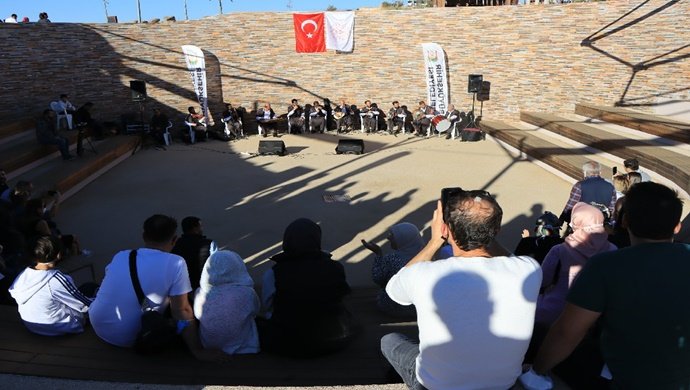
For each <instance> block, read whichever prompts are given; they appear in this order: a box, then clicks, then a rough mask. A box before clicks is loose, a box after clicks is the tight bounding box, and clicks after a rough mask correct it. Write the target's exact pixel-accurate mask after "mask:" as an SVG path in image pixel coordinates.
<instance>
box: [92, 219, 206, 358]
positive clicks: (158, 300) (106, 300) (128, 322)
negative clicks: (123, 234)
mask: <svg viewBox="0 0 690 390" xmlns="http://www.w3.org/2000/svg"><path fill="white" fill-rule="evenodd" d="M176 230H177V221H175V219H173V218H171V217H167V216H164V215H153V216H151V217H149V218H148V219H146V221H145V222H144V232H143V235H142V237H143V239H144V243H145V247H143V248H139V249H136V250H133V251H130V250H124V251H121V252H119V253H117V254H116V255H115V256H114V257H113V260H112V261H111V262H110V264H108V266H107V267H106V269H105V278H104V279H103V282H102V284H101V288H100V289H99V290H98V294H97V295H96V299H95V300H94V301H93V304H91V308H90V310H89V318H90V320H91V325H92V326H93V329H94V331H95V332H96V334H97V335H98V337H100V338H101V339H103V340H104V341H106V342H107V343H110V344H113V345H117V346H120V347H132V346H134V342H135V340H136V338H137V334H138V333H139V330H140V329H141V314H142V306H141V304H140V303H139V302H138V299H137V295H136V293H135V291H134V285H133V284H132V277H131V274H130V266H129V265H130V257H132V258H134V265H135V266H136V270H137V274H138V277H139V280H140V284H141V288H142V290H143V292H144V295H145V296H146V303H145V306H146V307H147V308H148V309H152V310H156V311H158V312H161V313H163V312H165V311H166V309H167V308H168V306H169V307H170V314H171V315H172V318H173V319H175V320H177V328H178V334H181V335H182V338H183V339H184V341H185V343H186V344H187V346H188V347H189V349H190V350H191V352H192V353H194V354H195V355H196V354H197V353H198V352H199V351H200V350H201V345H200V343H199V337H198V332H197V323H196V320H195V319H194V313H193V311H192V307H191V305H190V304H189V298H188V296H187V294H188V293H189V292H190V291H192V286H191V285H190V283H189V275H188V274H187V265H186V264H185V262H184V259H183V258H182V257H180V256H177V255H174V254H171V253H169V252H170V251H171V250H172V248H173V246H174V245H175V241H176V240H177V235H176V234H175V232H176Z"/></svg>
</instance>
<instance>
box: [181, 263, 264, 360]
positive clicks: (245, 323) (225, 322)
mask: <svg viewBox="0 0 690 390" xmlns="http://www.w3.org/2000/svg"><path fill="white" fill-rule="evenodd" d="M259 308H260V302H259V297H258V296H257V295H256V292H255V291H254V281H253V280H252V278H251V276H249V274H248V273H247V267H246V266H245V265H244V261H243V260H242V258H241V257H240V256H239V255H238V254H237V253H235V252H231V251H218V252H215V253H214V254H212V255H211V256H210V257H209V258H208V260H207V261H206V264H204V269H203V271H202V272H201V281H200V287H199V288H198V289H197V291H196V296H195V298H194V315H195V316H196V318H197V319H198V320H199V338H200V339H201V344H202V345H203V346H204V348H206V349H220V350H222V351H223V352H225V353H227V354H230V355H232V354H245V353H257V352H259V333H258V332H257V330H256V323H255V322H254V318H255V317H256V315H257V314H258V313H259Z"/></svg>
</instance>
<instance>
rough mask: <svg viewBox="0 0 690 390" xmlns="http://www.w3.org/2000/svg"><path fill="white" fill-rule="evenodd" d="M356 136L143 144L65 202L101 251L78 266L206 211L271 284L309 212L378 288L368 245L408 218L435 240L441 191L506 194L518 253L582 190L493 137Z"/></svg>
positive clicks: (362, 277)
mask: <svg viewBox="0 0 690 390" xmlns="http://www.w3.org/2000/svg"><path fill="white" fill-rule="evenodd" d="M350 137H352V138H362V139H364V142H365V154H363V155H337V154H335V146H336V144H337V142H338V139H339V138H342V137H340V136H335V135H331V134H316V135H308V136H305V135H285V136H283V137H281V139H282V140H283V141H284V142H285V144H286V146H287V150H288V153H289V154H288V155H286V156H283V157H278V156H257V155H256V151H257V147H258V144H259V141H260V138H259V137H256V136H253V137H250V138H249V139H244V140H240V141H236V142H229V143H224V142H220V141H209V142H204V143H198V144H195V145H184V144H181V143H177V144H173V145H172V146H170V147H169V148H168V150H166V151H159V150H155V149H145V150H142V151H139V152H137V153H136V154H135V155H133V156H132V157H131V158H129V159H127V160H126V161H124V162H123V163H122V164H120V165H118V166H117V167H115V168H114V169H112V170H111V171H109V172H107V173H106V174H105V175H103V176H102V177H100V178H98V179H97V180H96V181H94V182H93V183H91V184H89V185H88V186H86V187H85V188H84V189H83V190H81V191H80V192H79V193H77V194H76V195H74V196H72V197H71V198H69V199H68V200H66V201H65V203H64V204H63V207H62V210H61V212H60V216H59V217H58V223H59V225H60V227H61V229H62V231H63V232H66V233H75V234H77V235H78V236H79V238H80V240H81V242H82V244H83V246H84V247H85V248H88V249H91V250H93V252H94V253H93V255H92V256H91V257H89V258H87V259H75V260H70V261H74V262H90V263H92V264H93V265H94V270H95V274H96V279H97V280H100V279H101V278H102V276H103V273H104V268H105V266H106V265H107V264H108V263H109V262H110V260H111V258H112V256H113V255H114V254H115V253H116V252H118V251H120V250H124V249H130V248H136V247H139V246H141V245H142V240H141V229H142V224H143V221H144V220H145V219H146V218H147V217H148V216H150V215H152V214H154V213H162V214H167V215H171V216H174V217H176V218H177V219H178V221H181V220H182V218H183V217H185V216H189V215H195V216H198V217H200V218H201V219H202V224H203V227H204V232H205V234H206V235H207V236H208V237H210V238H213V239H214V240H216V242H217V243H218V244H219V246H220V247H223V248H227V249H231V250H234V251H236V252H238V253H239V254H240V255H241V256H242V257H243V258H244V259H245V261H246V263H247V266H248V268H249V269H250V273H251V274H252V276H253V277H254V279H255V281H257V282H259V283H260V279H261V278H260V275H261V273H262V272H263V271H265V270H266V269H267V268H268V267H270V264H271V262H270V261H269V260H268V259H269V257H270V256H271V255H273V254H275V253H278V252H279V251H280V250H281V241H282V234H283V230H284V229H285V227H286V226H287V225H288V224H289V223H290V222H291V221H293V220H294V219H296V218H299V217H307V218H311V219H313V220H314V221H316V222H317V223H319V225H320V226H321V228H322V230H323V248H324V249H325V250H328V251H331V252H332V253H333V258H334V259H336V260H338V261H341V262H343V264H344V265H345V268H346V270H347V275H348V280H349V281H350V283H351V285H352V286H354V287H357V286H371V285H372V282H371V280H370V268H371V262H372V260H373V256H372V255H371V253H370V252H369V251H367V250H366V249H364V248H363V247H362V245H361V243H360V240H361V239H362V238H365V239H367V240H373V241H374V242H377V243H379V244H381V245H384V244H385V245H384V246H383V248H384V251H386V250H387V249H388V250H389V249H390V248H389V246H388V245H387V240H386V236H387V229H388V228H389V227H390V226H392V225H394V224H395V223H398V222H402V221H407V222H412V223H414V224H416V225H417V226H418V227H420V228H423V229H424V235H425V237H426V238H428V236H429V234H428V231H427V227H428V223H429V221H430V219H431V215H432V212H433V209H434V207H435V202H436V200H437V199H438V198H439V196H440V192H441V188H443V187H449V186H460V187H462V188H464V189H484V190H488V191H489V192H491V193H492V194H494V195H495V196H496V198H497V200H498V202H499V203H500V204H501V206H502V208H503V212H504V216H503V228H502V231H501V233H500V235H499V242H500V243H502V244H503V245H504V246H505V247H506V248H508V249H511V250H512V249H513V248H514V247H515V245H516V244H517V242H518V240H519V239H520V232H521V230H522V229H523V228H529V229H531V228H532V227H533V226H534V225H533V224H534V221H535V220H536V218H537V217H539V216H540V215H541V214H542V213H543V212H544V211H545V210H549V211H552V212H554V213H556V214H558V213H560V211H561V209H562V207H563V205H564V204H565V202H566V200H567V198H568V193H569V190H570V187H571V185H572V181H568V180H567V179H564V178H563V177H560V176H558V175H555V174H553V173H550V172H549V171H546V170H545V169H543V168H541V167H540V166H538V165H536V164H534V163H532V162H529V161H527V160H525V159H523V158H521V157H520V155H519V154H518V153H516V152H515V151H511V150H509V149H506V148H505V147H503V146H502V145H500V144H498V143H497V142H496V141H495V140H493V139H491V138H489V137H487V139H486V140H485V141H480V142H473V143H463V142H459V141H457V140H455V141H452V140H445V139H442V138H436V137H432V138H428V139H427V138H417V137H412V136H409V135H404V136H403V135H400V136H398V137H394V136H392V135H370V136H366V135H363V134H353V135H351V136H350ZM268 139H272V138H268ZM324 195H327V196H326V197H325V198H324ZM329 195H341V196H334V197H332V196H329ZM326 200H336V201H333V202H327V201H326ZM338 200H345V201H338Z"/></svg>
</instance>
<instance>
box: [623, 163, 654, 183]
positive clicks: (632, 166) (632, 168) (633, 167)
mask: <svg viewBox="0 0 690 390" xmlns="http://www.w3.org/2000/svg"><path fill="white" fill-rule="evenodd" d="M623 167H624V169H625V172H626V173H632V172H634V173H639V174H640V179H641V180H642V181H651V180H652V179H651V178H650V177H649V175H648V174H647V173H646V172H644V171H642V170H640V162H639V161H637V159H636V158H628V159H626V160H625V161H623Z"/></svg>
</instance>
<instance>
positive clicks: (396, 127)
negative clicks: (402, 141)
mask: <svg viewBox="0 0 690 390" xmlns="http://www.w3.org/2000/svg"><path fill="white" fill-rule="evenodd" d="M392 104H393V107H391V109H390V110H388V132H390V133H393V134H397V133H398V132H400V130H403V132H404V131H405V125H406V123H405V122H409V121H410V120H411V119H412V118H410V117H408V116H407V115H406V114H405V110H404V109H403V108H402V107H400V103H399V102H398V101H397V100H396V101H394V102H393V103H392Z"/></svg>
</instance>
